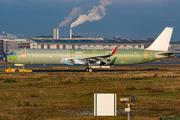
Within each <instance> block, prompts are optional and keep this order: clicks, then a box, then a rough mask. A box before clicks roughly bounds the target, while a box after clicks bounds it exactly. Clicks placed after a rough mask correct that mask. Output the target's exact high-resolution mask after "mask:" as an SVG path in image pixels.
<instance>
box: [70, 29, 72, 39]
mask: <svg viewBox="0 0 180 120" xmlns="http://www.w3.org/2000/svg"><path fill="white" fill-rule="evenodd" d="M70 39H72V28H70Z"/></svg>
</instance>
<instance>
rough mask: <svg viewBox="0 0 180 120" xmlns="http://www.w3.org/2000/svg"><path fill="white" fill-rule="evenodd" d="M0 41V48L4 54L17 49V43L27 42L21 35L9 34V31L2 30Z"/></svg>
mask: <svg viewBox="0 0 180 120" xmlns="http://www.w3.org/2000/svg"><path fill="white" fill-rule="evenodd" d="M0 41H2V43H1V42H0V50H1V49H3V53H4V54H9V53H11V52H12V51H14V50H17V49H18V48H19V45H18V44H19V43H28V42H29V40H28V39H26V38H24V37H23V36H21V35H11V34H9V33H5V32H4V31H3V34H1V35H0ZM1 45H2V47H1ZM0 55H1V52H0Z"/></svg>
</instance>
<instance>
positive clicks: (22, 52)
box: [21, 50, 26, 59]
mask: <svg viewBox="0 0 180 120" xmlns="http://www.w3.org/2000/svg"><path fill="white" fill-rule="evenodd" d="M25 58H26V50H21V59H25Z"/></svg>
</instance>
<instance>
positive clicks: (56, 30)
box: [54, 28, 59, 39]
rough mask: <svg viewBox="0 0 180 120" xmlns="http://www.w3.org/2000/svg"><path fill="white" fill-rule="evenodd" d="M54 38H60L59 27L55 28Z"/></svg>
mask: <svg viewBox="0 0 180 120" xmlns="http://www.w3.org/2000/svg"><path fill="white" fill-rule="evenodd" d="M54 39H59V29H58V28H54Z"/></svg>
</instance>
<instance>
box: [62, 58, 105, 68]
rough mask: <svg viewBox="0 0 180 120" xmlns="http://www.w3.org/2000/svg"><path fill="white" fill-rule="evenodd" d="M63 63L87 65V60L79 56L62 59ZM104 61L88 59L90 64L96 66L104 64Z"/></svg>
mask: <svg viewBox="0 0 180 120" xmlns="http://www.w3.org/2000/svg"><path fill="white" fill-rule="evenodd" d="M62 63H63V64H65V65H88V61H87V60H84V59H79V58H66V59H63V61H62ZM105 64H106V62H104V61H101V60H98V61H90V65H93V66H96V65H97V66H98V65H105Z"/></svg>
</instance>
